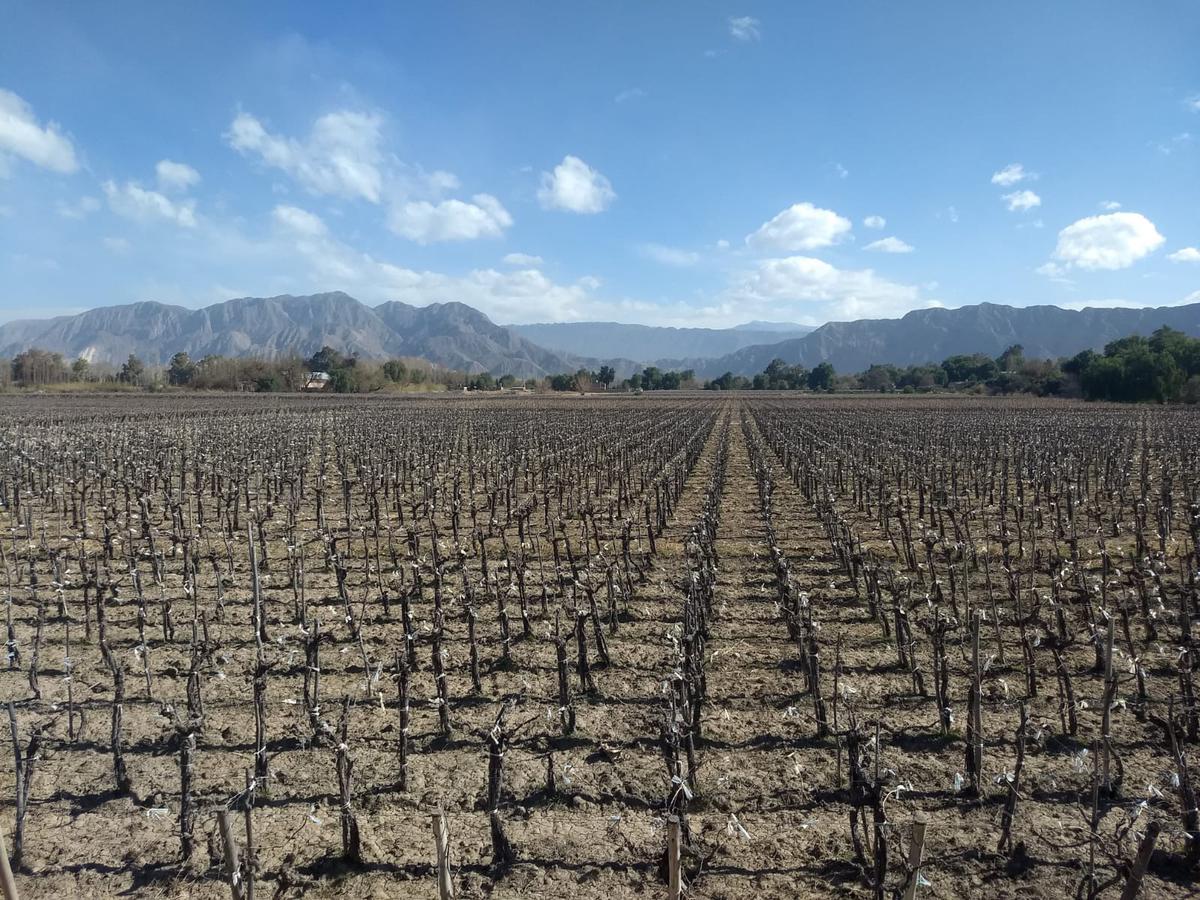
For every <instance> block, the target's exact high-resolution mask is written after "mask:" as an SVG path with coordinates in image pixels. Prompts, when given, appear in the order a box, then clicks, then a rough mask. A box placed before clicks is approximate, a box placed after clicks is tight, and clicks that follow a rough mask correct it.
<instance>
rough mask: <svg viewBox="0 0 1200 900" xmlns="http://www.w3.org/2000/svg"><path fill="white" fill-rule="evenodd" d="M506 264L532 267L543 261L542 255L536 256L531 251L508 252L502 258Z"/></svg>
mask: <svg viewBox="0 0 1200 900" xmlns="http://www.w3.org/2000/svg"><path fill="white" fill-rule="evenodd" d="M501 262H503V263H504V264H505V265H506V266H522V267H524V268H530V267H534V266H540V265H541V264H542V262H543V260H542V258H541V257H540V256H534V255H532V254H530V253H508V254H505V256H504V259H503V260H501Z"/></svg>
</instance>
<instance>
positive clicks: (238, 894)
mask: <svg viewBox="0 0 1200 900" xmlns="http://www.w3.org/2000/svg"><path fill="white" fill-rule="evenodd" d="M217 823H218V824H219V826H220V829H221V843H223V844H224V845H225V880H226V881H227V882H229V893H230V894H231V895H232V896H233V900H244V898H245V894H244V893H243V892H242V884H241V881H240V878H241V868H240V866H239V865H238V846H237V842H236V841H235V840H234V837H233V826H232V825H231V824H230V823H229V811H228V810H225V809H223V810H221V811H220V812H218V813H217Z"/></svg>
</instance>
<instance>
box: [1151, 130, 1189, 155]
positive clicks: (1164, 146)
mask: <svg viewBox="0 0 1200 900" xmlns="http://www.w3.org/2000/svg"><path fill="white" fill-rule="evenodd" d="M1194 140H1195V138H1194V137H1193V136H1192V133H1191V132H1190V131H1181V132H1180V133H1179V134H1177V135H1175V136H1174V137H1172V138H1171V139H1170V140H1166V141H1157V142H1156V143H1155V144H1154V145H1153V146H1154V147H1156V148H1157V149H1158V152H1159V153H1161V154H1162V155H1163V156H1170V155H1171V154H1172V153H1174V152H1175V151H1177V150H1179V149H1181V148H1183V147H1187V146H1188V145H1189V144H1191V143H1192V141H1194Z"/></svg>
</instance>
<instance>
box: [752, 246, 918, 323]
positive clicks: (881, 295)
mask: <svg viewBox="0 0 1200 900" xmlns="http://www.w3.org/2000/svg"><path fill="white" fill-rule="evenodd" d="M731 294H732V296H733V297H734V298H736V299H738V300H739V301H742V302H746V303H749V304H750V306H751V308H750V310H749V311H753V312H757V311H764V310H765V311H770V312H773V313H775V314H780V313H786V314H788V315H797V316H803V317H806V318H809V319H812V318H814V314H815V318H817V319H821V320H836V319H855V318H863V317H875V316H888V315H896V314H899V313H903V312H907V311H908V310H910V309H912V308H914V307H915V306H920V305H930V303H929V302H928V301H927V302H924V303H923V302H922V301H921V298H920V295H919V292H918V290H917V288H915V287H912V286H910V285H904V284H898V283H896V282H893V281H889V280H888V279H886V278H881V277H879V276H878V275H876V274H875V273H874V272H873V271H872V270H870V269H857V270H855V269H839V268H837V267H835V266H832V265H830V264H829V263H827V262H825V261H824V260H820V259H815V258H814V257H811V256H788V257H783V258H777V259H765V260H762V261H761V262H759V264H758V266H757V268H755V269H754V270H752V271H751V272H748V273H745V274H744V275H743V276H742V277H741V279H740V281H739V282H738V283H736V284H735V285H734V286H733V288H732V289H731Z"/></svg>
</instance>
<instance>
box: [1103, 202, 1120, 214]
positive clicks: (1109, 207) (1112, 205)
mask: <svg viewBox="0 0 1200 900" xmlns="http://www.w3.org/2000/svg"><path fill="white" fill-rule="evenodd" d="M1100 208H1101V209H1103V210H1106V211H1108V212H1112V211H1113V210H1116V209H1120V208H1121V204H1120V203H1118V202H1117V201H1116V200H1105V201H1104V202H1103V203H1101V204H1100Z"/></svg>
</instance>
